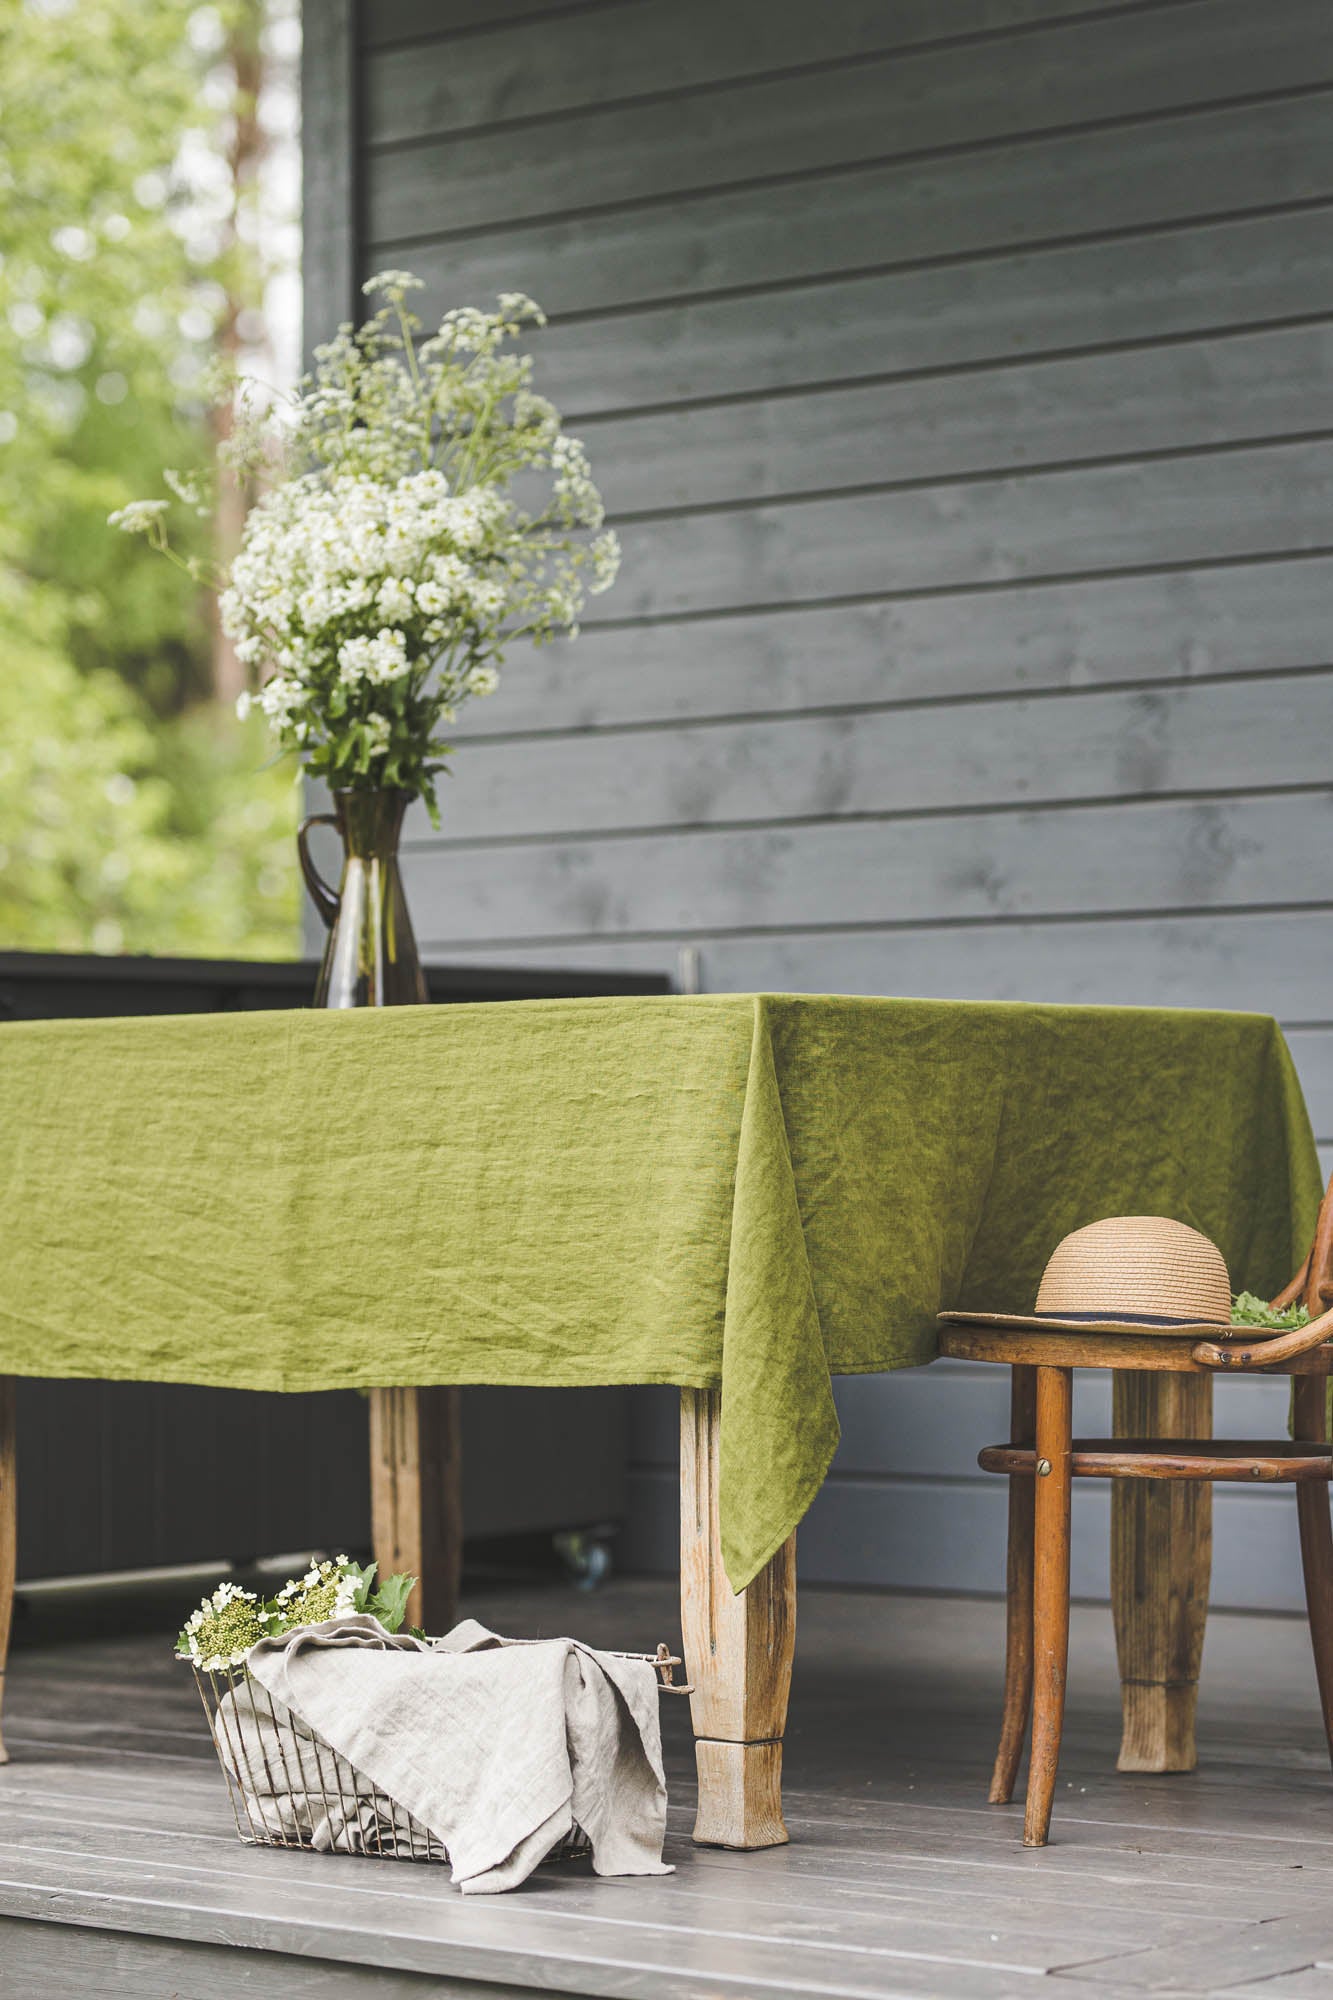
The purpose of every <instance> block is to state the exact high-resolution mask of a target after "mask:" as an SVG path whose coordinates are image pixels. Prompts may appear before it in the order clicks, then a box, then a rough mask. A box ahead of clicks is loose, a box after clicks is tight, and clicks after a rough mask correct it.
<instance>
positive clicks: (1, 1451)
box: [0, 1375, 18, 1764]
mask: <svg viewBox="0 0 1333 2000" xmlns="http://www.w3.org/2000/svg"><path fill="white" fill-rule="evenodd" d="M16 1386H17V1385H16V1383H15V1380H14V1377H13V1376H12V1375H0V1701H3V1699H4V1693H5V1666H6V1664H7V1661H8V1657H9V1628H10V1623H11V1621H12V1619H13V1616H14V1577H15V1572H16V1569H17V1559H18V1493H17V1474H18V1462H17V1458H16V1455H15V1389H16ZM8 1762H9V1752H8V1751H7V1750H6V1749H5V1745H4V1739H3V1737H0V1764H7V1763H8Z"/></svg>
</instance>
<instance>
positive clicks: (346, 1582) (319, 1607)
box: [273, 1556, 361, 1624]
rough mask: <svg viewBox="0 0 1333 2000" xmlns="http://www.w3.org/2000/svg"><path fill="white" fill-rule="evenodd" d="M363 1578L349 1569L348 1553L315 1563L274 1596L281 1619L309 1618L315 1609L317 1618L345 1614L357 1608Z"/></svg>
mask: <svg viewBox="0 0 1333 2000" xmlns="http://www.w3.org/2000/svg"><path fill="white" fill-rule="evenodd" d="M360 1581H361V1580H360V1576H359V1574H358V1573H356V1572H349V1570H348V1566H347V1557H346V1556H338V1557H337V1558H336V1559H335V1560H334V1561H333V1562H321V1563H312V1564H311V1565H310V1568H309V1569H308V1570H307V1571H306V1573H305V1575H304V1576H301V1577H295V1578H293V1579H292V1580H291V1581H290V1582H288V1583H285V1584H284V1585H283V1587H282V1589H281V1590H280V1591H279V1592H278V1594H277V1596H276V1597H275V1598H274V1600H273V1604H274V1609H275V1611H276V1612H277V1615H278V1620H279V1623H280V1624H286V1623H287V1622H289V1621H290V1622H292V1623H304V1622H309V1614H310V1612H312V1611H314V1612H317V1613H318V1620H317V1621H314V1622H322V1621H323V1620H324V1619H325V1618H346V1617H347V1616H348V1615H349V1614H350V1613H351V1612H353V1611H355V1610H356V1599H357V1592H358V1590H359V1588H360Z"/></svg>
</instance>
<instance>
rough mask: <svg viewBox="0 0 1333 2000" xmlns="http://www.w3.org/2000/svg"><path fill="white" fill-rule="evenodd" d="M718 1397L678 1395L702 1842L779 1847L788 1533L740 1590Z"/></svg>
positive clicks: (790, 1579)
mask: <svg viewBox="0 0 1333 2000" xmlns="http://www.w3.org/2000/svg"><path fill="white" fill-rule="evenodd" d="M720 1411H721V1398H720V1396H719V1395H718V1393H717V1391H716V1390H712V1389H685V1390H682V1392H681V1404H680V1615H681V1626H682V1630H683V1633H684V1640H685V1671H686V1673H687V1674H688V1676H689V1679H690V1681H691V1683H692V1684H693V1687H694V1692H693V1694H692V1695H691V1696H690V1715H691V1719H692V1721H693V1723H694V1735H695V1746H694V1747H695V1755H696V1759H697V1763H698V1769H699V1808H698V1814H697V1817H696V1820H695V1826H694V1838H695V1840H696V1841H698V1842H699V1843H700V1845H701V1846H711V1847H780V1846H781V1845H782V1843H783V1842H784V1841H785V1840H786V1839H787V1829H786V1826H785V1825H784V1823H783V1819H782V1732H783V1730H784V1728H785V1727H786V1722H787V1697H788V1694H789V1692H790V1689H791V1663H792V1648H793V1644H794V1641H795V1636H796V1537H795V1535H791V1536H789V1538H788V1539H787V1541H785V1542H784V1543H783V1545H782V1547H781V1548H780V1549H779V1550H778V1553H777V1554H776V1555H775V1556H774V1557H773V1559H772V1561H771V1562H770V1563H769V1564H768V1565H767V1567H766V1568H765V1569H763V1570H762V1571H761V1572H760V1574H759V1575H758V1576H757V1577H756V1578H755V1579H754V1582H753V1583H751V1584H750V1586H749V1588H748V1589H746V1590H743V1591H742V1592H741V1593H740V1595H739V1596H737V1595H736V1594H735V1593H734V1592H733V1590H732V1589H731V1586H730V1584H729V1583H728V1582H727V1575H726V1571H725V1569H724V1568H723V1566H722V1542H721V1535H720V1532H719V1525H718V1435H719V1430H720Z"/></svg>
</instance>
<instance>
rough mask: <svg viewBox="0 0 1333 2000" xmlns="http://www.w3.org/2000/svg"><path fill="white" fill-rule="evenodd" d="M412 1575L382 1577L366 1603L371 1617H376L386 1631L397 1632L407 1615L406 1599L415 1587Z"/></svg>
mask: <svg viewBox="0 0 1333 2000" xmlns="http://www.w3.org/2000/svg"><path fill="white" fill-rule="evenodd" d="M416 1582H417V1580H416V1578H415V1577H414V1576H403V1575H399V1576H389V1577H386V1578H385V1579H384V1582H383V1583H382V1584H381V1585H380V1587H379V1589H378V1590H377V1591H376V1593H375V1595H374V1596H373V1597H372V1598H371V1599H370V1601H369V1603H368V1604H367V1605H366V1609H367V1611H369V1613H370V1615H371V1617H372V1618H378V1619H379V1621H380V1624H381V1625H382V1626H383V1627H384V1629H385V1631H386V1632H397V1631H398V1630H399V1628H400V1627H401V1625H402V1622H403V1619H404V1618H405V1617H406V1615H407V1600H408V1598H409V1597H410V1596H411V1595H412V1592H413V1591H414V1590H415V1588H416Z"/></svg>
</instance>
